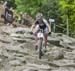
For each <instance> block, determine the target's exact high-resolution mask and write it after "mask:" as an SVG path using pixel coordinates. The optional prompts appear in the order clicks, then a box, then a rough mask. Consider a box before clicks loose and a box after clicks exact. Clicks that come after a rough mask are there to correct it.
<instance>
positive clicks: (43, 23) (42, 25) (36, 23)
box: [35, 19, 48, 29]
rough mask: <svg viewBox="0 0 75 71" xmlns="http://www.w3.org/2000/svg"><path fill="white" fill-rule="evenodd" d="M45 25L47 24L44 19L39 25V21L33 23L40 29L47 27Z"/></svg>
mask: <svg viewBox="0 0 75 71" xmlns="http://www.w3.org/2000/svg"><path fill="white" fill-rule="evenodd" d="M47 24H48V22H47V21H46V20H45V19H43V20H42V22H41V23H39V21H36V22H35V25H39V28H40V29H45V28H46V27H47Z"/></svg>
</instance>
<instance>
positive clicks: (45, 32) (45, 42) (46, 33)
mask: <svg viewBox="0 0 75 71" xmlns="http://www.w3.org/2000/svg"><path fill="white" fill-rule="evenodd" d="M47 41H48V29H47V28H45V29H44V46H45V50H46V46H47Z"/></svg>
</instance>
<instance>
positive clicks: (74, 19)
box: [15, 0, 75, 37]
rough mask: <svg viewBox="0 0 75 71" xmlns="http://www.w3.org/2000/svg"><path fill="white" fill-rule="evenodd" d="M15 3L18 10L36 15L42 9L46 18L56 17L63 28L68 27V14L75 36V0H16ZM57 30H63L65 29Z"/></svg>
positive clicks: (70, 29) (71, 33) (56, 20)
mask: <svg viewBox="0 0 75 71" xmlns="http://www.w3.org/2000/svg"><path fill="white" fill-rule="evenodd" d="M15 3H16V5H17V8H16V11H17V12H21V11H22V12H27V13H29V14H31V15H32V16H33V17H35V15H36V13H37V12H39V11H40V12H42V13H43V14H44V17H45V18H47V19H48V18H54V19H55V23H56V24H57V25H59V26H61V27H63V28H66V16H67V15H68V19H69V20H68V21H69V32H70V36H73V37H74V36H75V28H74V26H75V0H15ZM56 30H57V32H58V31H59V32H63V29H62V30H59V28H56ZM65 32H66V31H65Z"/></svg>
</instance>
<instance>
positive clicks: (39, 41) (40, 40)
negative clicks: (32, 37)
mask: <svg viewBox="0 0 75 71" xmlns="http://www.w3.org/2000/svg"><path fill="white" fill-rule="evenodd" d="M42 41H43V39H39V40H38V49H39V59H41V57H42Z"/></svg>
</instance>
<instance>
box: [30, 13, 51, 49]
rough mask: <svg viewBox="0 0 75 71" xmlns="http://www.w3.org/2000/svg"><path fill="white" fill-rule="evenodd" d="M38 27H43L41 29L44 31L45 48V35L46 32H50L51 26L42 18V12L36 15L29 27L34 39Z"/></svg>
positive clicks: (46, 34)
mask: <svg viewBox="0 0 75 71" xmlns="http://www.w3.org/2000/svg"><path fill="white" fill-rule="evenodd" d="M39 29H43V31H44V39H45V48H46V45H47V36H48V34H50V33H51V27H50V25H49V23H48V22H47V20H45V19H44V18H43V15H42V13H38V14H37V15H36V20H35V22H34V24H33V25H32V27H31V31H32V32H33V34H34V35H35V40H36V41H37V40H38V38H37V33H38V30H39Z"/></svg>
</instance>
